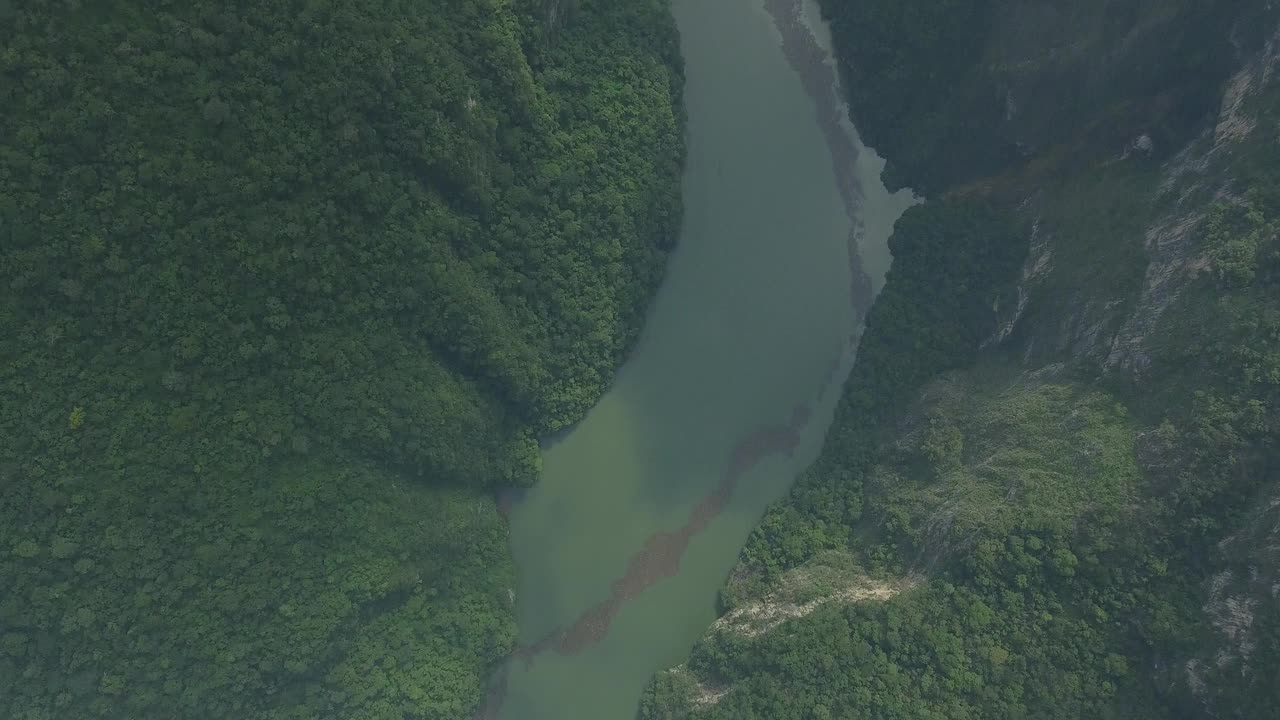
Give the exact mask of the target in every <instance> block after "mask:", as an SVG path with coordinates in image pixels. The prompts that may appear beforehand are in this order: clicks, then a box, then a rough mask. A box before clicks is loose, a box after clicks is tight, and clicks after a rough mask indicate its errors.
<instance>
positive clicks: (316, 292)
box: [0, 0, 683, 720]
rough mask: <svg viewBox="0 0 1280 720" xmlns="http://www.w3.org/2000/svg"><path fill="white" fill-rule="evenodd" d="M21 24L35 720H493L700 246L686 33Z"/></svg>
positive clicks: (16, 85) (2, 414)
mask: <svg viewBox="0 0 1280 720" xmlns="http://www.w3.org/2000/svg"><path fill="white" fill-rule="evenodd" d="M0 12H3V14H4V15H5V19H4V22H3V23H2V24H0V104H2V105H3V107H4V108H5V110H4V112H3V113H0V280H2V281H3V282H0V435H3V436H4V437H5V442H4V443H0V488H2V489H3V490H2V492H0V587H3V588H4V593H3V594H2V597H0V714H2V715H4V716H5V717H11V718H15V719H16V718H23V719H24V720H26V719H29V720H35V719H37V718H52V717H77V718H80V717H83V718H93V717H102V718H114V717H131V718H162V717H163V718H170V717H187V718H199V717H209V718H226V717H249V718H252V717H263V718H266V717H275V718H289V717H296V718H311V717H316V716H326V717H362V718H397V719H399V718H404V717H423V718H457V717H462V716H465V715H466V714H467V713H468V712H469V711H470V709H471V707H472V706H474V704H475V703H476V702H477V701H478V699H479V696H480V688H481V685H482V682H483V677H482V675H483V673H484V672H485V671H486V668H487V665H488V664H489V663H490V662H492V661H493V660H495V659H496V658H498V657H500V656H501V655H503V654H504V653H505V652H506V651H507V650H508V649H509V646H510V644H511V642H512V638H513V626H512V620H511V615H510V608H509V602H510V600H509V596H508V591H507V588H508V587H509V586H510V584H511V578H510V574H511V571H510V563H509V560H508V558H507V555H506V550H505V532H504V531H503V529H502V526H501V523H500V521H499V520H498V518H497V517H496V513H495V510H494V507H493V503H492V502H491V501H490V500H489V499H488V494H487V493H488V490H489V489H490V488H492V487H494V486H495V485H500V484H504V483H527V482H529V481H531V480H532V479H533V477H534V476H535V475H536V473H537V470H538V453H537V446H536V443H535V437H536V436H537V435H538V434H540V433H545V432H549V431H552V430H555V429H558V428H561V427H563V426H565V425H566V424H568V423H571V422H573V421H574V420H576V419H577V418H578V417H579V416H580V415H581V413H582V412H583V411H584V410H585V408H586V407H588V406H589V405H590V403H592V402H593V401H594V400H595V398H596V397H597V396H598V395H599V394H600V392H601V391H602V390H603V388H604V387H605V386H606V384H607V383H608V382H609V380H610V377H611V374H612V372H613V369H614V368H615V366H616V364H617V363H618V361H619V359H620V357H621V355H622V353H623V352H624V351H625V349H626V348H627V346H628V344H629V343H630V342H631V340H633V339H634V337H635V334H636V331H637V328H638V324H639V318H640V316H641V313H642V312H643V309H644V304H645V302H646V300H647V298H648V296H649V294H650V293H651V292H652V290H653V288H654V287H655V285H656V283H657V281H658V278H659V276H660V274H661V270H662V265H663V261H664V258H665V255H666V252H667V251H668V250H669V249H670V247H671V246H672V244H673V242H674V238H675V233H676V231H677V225H678V221H679V194H678V190H677V182H678V173H679V169H680V164H681V161H682V155H683V147H682V136H681V131H682V129H681V115H680V110H679V108H678V99H679V92H680V89H681V76H680V73H679V69H678V68H679V60H678V56H677V52H678V50H677V44H676V39H675V34H674V29H673V27H672V22H671V18H670V17H669V15H668V11H667V8H666V6H665V4H664V3H662V2H659V1H658V0H651V1H649V0H646V1H642V2H633V3H626V4H616V3H607V2H594V1H592V0H582V2H578V3H572V4H560V3H554V4H547V3H542V2H535V1H534V0H442V2H438V3H434V4H428V5H425V6H424V5H423V4H422V3H416V2H408V1H407V0H371V1H370V0H363V1H360V2H356V1H354V0H310V1H303V0H269V1H267V2H237V1H233V0H228V1H226V2H205V1H198V2H170V1H168V0H155V1H149V2H144V1H142V0H115V1H113V2H107V3H78V2H67V3H61V2H59V3H48V2H35V1H27V0H15V1H14V2H5V3H0Z"/></svg>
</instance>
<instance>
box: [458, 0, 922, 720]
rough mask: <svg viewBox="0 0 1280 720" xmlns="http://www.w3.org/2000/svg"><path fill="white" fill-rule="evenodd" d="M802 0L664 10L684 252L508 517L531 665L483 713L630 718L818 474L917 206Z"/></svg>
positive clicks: (525, 662) (510, 717)
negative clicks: (810, 474) (860, 334)
mask: <svg viewBox="0 0 1280 720" xmlns="http://www.w3.org/2000/svg"><path fill="white" fill-rule="evenodd" d="M802 1H803V0H719V1H717V2H712V1H711V0H674V12H675V16H676V21H677V23H678V25H679V28H680V32H681V48H682V51H683V53H684V58H685V72H686V77H687V84H686V87H685V103H686V108H687V111H688V142H689V145H688V147H689V154H688V162H687V166H686V169H685V176H684V191H683V192H684V203H685V219H684V227H683V232H682V235H681V240H680V245H679V246H678V248H677V250H676V251H675V252H674V253H673V254H672V256H671V259H670V264H669V266H668V271H667V276H666V278H665V280H664V283H663V286H662V288H661V289H660V291H659V293H658V295H657V297H656V298H655V300H654V302H653V305H652V307H651V308H650V312H649V316H648V320H647V323H646V327H645V330H644V333H643V334H642V337H641V339H640V341H639V343H638V345H637V347H636V348H635V351H634V353H633V355H632V356H631V357H630V358H629V360H628V361H627V363H626V365H625V366H624V367H623V368H622V370H621V371H620V373H619V375H618V377H617V379H616V382H615V384H614V386H613V388H612V389H611V390H610V392H609V393H608V394H607V395H606V396H605V397H604V398H603V399H602V400H601V401H600V403H599V404H598V405H597V406H596V407H595V408H594V409H593V410H592V411H591V412H590V414H589V415H588V416H587V417H586V418H585V419H584V420H583V421H582V423H580V424H579V425H578V426H577V427H576V428H574V429H573V431H572V432H571V433H569V434H568V435H567V436H566V437H564V438H563V439H562V440H560V441H559V442H557V443H555V444H554V445H552V446H550V447H548V448H547V449H546V450H545V451H544V475H543V478H542V479H541V481H540V482H539V483H538V484H537V485H536V486H535V487H534V488H532V489H531V490H530V491H529V492H528V493H527V494H526V495H525V496H524V497H523V498H522V499H520V501H519V502H517V503H515V504H514V506H513V507H512V508H511V512H510V529H511V547H512V551H513V553H514V556H515V560H516V566H517V568H518V574H519V587H518V588H517V591H516V605H517V613H518V620H519V624H520V642H521V647H522V649H521V650H520V651H519V652H518V653H517V655H516V657H515V658H513V659H512V661H511V662H510V663H509V665H508V667H507V668H506V669H505V670H504V671H503V674H502V677H501V678H500V679H499V681H498V684H497V685H496V687H495V691H494V692H493V693H492V694H491V698H490V703H489V705H488V707H487V708H486V709H485V711H483V713H482V714H483V715H486V716H488V717H497V718H502V719H503V720H631V719H632V718H634V716H635V713H636V708H637V701H638V698H639V696H640V693H641V690H642V689H643V687H644V685H645V683H646V682H647V681H648V680H649V678H650V677H651V676H652V674H653V673H654V672H656V671H658V670H661V669H663V668H666V667H669V666H671V665H674V664H677V663H679V662H681V661H682V660H683V658H684V657H685V655H686V654H687V653H688V651H689V649H690V648H691V646H692V645H693V643H694V641H695V640H697V638H698V637H699V636H700V635H701V634H702V633H703V632H704V631H705V630H706V628H707V626H708V625H710V624H711V622H712V621H714V620H715V616H716V614H715V601H716V593H717V591H718V589H719V588H720V587H721V585H722V584H723V583H724V580H725V578H726V576H727V574H728V572H729V571H730V569H731V568H732V567H733V565H734V562H735V560H736V558H737V556H738V553H739V551H740V549H741V547H742V546H743V544H744V542H745V541H746V538H747V536H748V534H749V533H750V531H751V529H752V527H753V526H754V525H755V524H756V523H757V521H758V520H759V518H760V516H761V514H762V513H763V512H764V510H765V508H766V506H767V505H768V504H769V503H770V502H772V501H774V500H776V499H778V498H780V497H781V496H782V495H783V494H784V493H785V492H786V490H787V487H788V486H789V484H790V483H791V482H792V481H793V480H794V478H795V476H796V475H797V474H798V473H799V472H800V471H801V470H802V469H803V468H804V467H805V466H806V465H807V464H809V463H810V462H812V460H813V459H814V458H815V456H816V455H817V452H818V450H819V448H820V446H821V442H822V439H823V435H824V433H825V431H826V428H827V426H828V424H829V423H830V420H831V415H832V412H833V410H834V405H835V401H836V398H837V396H838V395H839V388H840V386H841V384H842V383H843V382H844V379H845V376H846V375H847V374H848V372H849V368H850V365H851V364H852V359H853V350H854V348H855V345H856V337H857V328H858V326H859V322H860V318H861V316H862V315H863V314H864V313H865V311H866V308H867V306H868V305H869V303H870V301H871V297H872V295H873V293H874V291H875V290H877V289H878V288H879V285H880V284H881V282H882V281H883V276H884V272H885V270H886V269H887V267H888V263H889V254H888V251H887V249H886V239H887V237H888V235H889V232H890V229H891V227H892V224H893V221H894V220H895V219H896V218H897V217H898V215H899V214H901V212H902V211H903V210H904V209H905V208H906V207H907V205H909V204H910V202H911V201H912V199H911V197H910V195H909V194H908V193H898V194H894V195H890V194H888V193H887V192H886V191H885V190H884V187H883V186H882V185H881V184H880V182H879V172H880V169H881V167H882V166H883V163H882V162H881V161H880V160H878V159H877V158H876V157H875V155H874V154H873V153H872V152H870V151H867V150H865V149H863V148H862V147H861V145H860V144H859V143H858V141H857V138H856V134H855V133H854V132H853V129H852V127H850V126H849V125H848V122H847V120H845V118H844V112H843V107H842V106H841V105H840V104H839V95H838V93H837V91H836V88H835V87H834V82H835V81H834V70H833V67H832V66H831V65H830V64H829V63H828V61H827V52H826V51H825V50H824V46H825V45H826V44H827V43H828V42H829V39H828V38H827V37H826V35H825V33H824V30H823V28H821V27H820V25H819V24H818V23H816V22H815V21H814V20H813V18H816V13H815V11H814V10H813V8H812V7H807V8H806V7H804V6H802V5H800V3H801V2H802ZM806 18H810V19H809V20H806Z"/></svg>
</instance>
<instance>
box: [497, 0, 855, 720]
mask: <svg viewBox="0 0 1280 720" xmlns="http://www.w3.org/2000/svg"><path fill="white" fill-rule="evenodd" d="M802 3H803V0H764V5H765V9H766V10H767V11H768V13H769V15H770V16H771V17H772V18H773V22H774V26H775V27H776V28H777V29H778V32H779V33H780V35H781V36H782V51H783V54H784V55H785V56H786V58H787V62H788V63H789V64H790V65H791V67H792V69H793V70H795V72H796V73H797V74H798V75H799V76H800V80H801V84H802V85H803V86H804V89H805V92H806V93H807V94H808V95H809V97H810V99H811V100H812V101H813V103H814V106H815V109H816V110H817V113H818V125H819V127H820V129H821V130H822V134H823V137H824V139H825V140H826V145H827V148H828V151H829V152H830V154H831V162H832V170H833V172H834V174H835V179H836V185H837V188H838V189H839V191H840V197H841V199H842V201H843V204H844V207H845V212H846V214H847V215H848V217H849V221H850V222H851V223H852V228H851V230H850V232H849V238H848V248H849V275H850V286H849V299H850V303H851V305H852V306H853V309H854V311H855V312H856V313H857V315H858V317H860V318H861V317H866V313H867V310H868V309H870V307H871V302H872V300H873V299H874V289H873V287H872V283H871V278H870V277H869V276H868V275H867V273H866V271H865V270H864V269H863V267H862V260H861V255H860V253H859V248H858V241H859V240H860V239H861V236H862V224H861V220H860V219H859V217H858V213H859V211H860V209H861V207H862V189H861V187H860V186H859V184H858V178H857V160H858V148H857V146H856V145H855V144H854V142H853V138H851V137H850V135H849V133H848V132H847V131H846V129H845V126H844V124H843V120H844V112H845V109H844V101H843V99H842V97H841V91H840V83H839V78H838V75H837V73H836V70H835V67H834V65H833V64H832V63H830V62H829V60H830V58H829V55H828V54H827V52H826V51H825V50H824V49H823V48H822V46H821V45H820V44H819V43H818V40H817V38H816V37H814V34H813V30H812V28H810V27H809V25H808V23H807V22H806V21H805V19H804V8H803V4H802ZM858 337H859V333H858V332H857V331H856V330H855V331H854V332H852V333H850V335H849V344H848V348H847V351H846V352H851V351H852V350H853V348H854V347H855V346H856V345H857V341H858ZM845 359H846V355H844V354H842V356H841V357H837V358H836V360H835V361H834V362H833V363H832V365H831V367H830V368H829V369H828V371H827V373H826V377H825V378H824V379H823V383H822V385H821V386H820V387H819V389H818V394H817V398H818V400H819V401H820V400H821V399H823V398H824V397H825V396H826V393H827V392H829V391H830V390H831V388H832V386H833V385H835V384H836V381H837V379H838V378H837V375H838V373H839V369H840V367H841V365H842V364H843V362H844V361H845ZM809 417H810V409H809V407H808V406H807V405H803V404H801V405H797V406H796V407H795V409H794V410H793V412H792V416H791V420H790V422H788V423H787V424H785V425H782V426H774V427H766V428H762V429H760V430H757V431H755V432H753V433H751V434H750V435H748V436H747V437H745V438H743V439H742V440H741V441H739V442H738V443H737V444H736V445H735V446H734V449H733V451H732V452H731V453H730V456H729V464H728V467H727V468H726V470H725V473H724V475H723V476H722V477H721V479H720V482H719V483H718V484H717V485H716V487H715V489H714V490H713V491H712V492H711V493H710V494H709V495H707V496H706V497H705V498H703V499H702V501H701V502H699V503H698V505H696V506H695V507H694V508H693V509H692V511H690V513H689V519H688V520H687V521H686V522H685V524H684V525H683V526H681V527H680V528H679V529H677V530H675V531H673V532H658V533H654V534H653V535H651V536H650V537H649V539H648V540H647V541H646V542H645V544H644V547H643V548H641V550H640V551H639V552H637V553H636V554H635V555H633V556H632V557H631V560H630V561H629V563H628V565H627V570H626V572H625V573H624V574H623V575H622V577H620V578H619V579H618V580H616V581H614V583H613V585H612V587H611V592H610V593H609V596H608V597H606V598H605V599H604V600H602V601H601V602H599V603H597V604H596V605H595V606H593V607H591V608H590V609H588V610H587V611H586V612H584V613H582V614H581V615H579V616H578V619H577V620H576V621H575V622H574V623H573V625H571V626H569V627H568V628H557V629H555V630H552V631H551V632H550V633H548V634H547V635H546V636H544V637H543V638H542V639H540V640H538V641H537V642H535V643H532V644H529V645H526V646H524V647H521V648H519V649H518V650H516V651H515V652H514V653H512V659H513V660H520V661H523V662H524V663H525V665H526V667H528V666H531V665H532V664H533V661H534V659H535V658H536V657H538V656H539V655H541V654H543V653H545V652H548V651H552V650H554V651H555V652H556V653H558V654H561V655H575V654H577V653H580V652H583V651H585V650H587V649H589V648H590V647H592V646H593V645H595V644H596V643H599V642H600V641H601V640H603V639H604V637H605V636H606V635H607V634H608V632H609V627H610V625H611V624H612V622H613V620H614V618H615V617H616V616H617V614H618V612H620V611H621V610H622V607H623V606H624V605H625V604H626V603H627V601H629V600H632V599H634V598H635V597H637V596H639V595H640V594H641V593H643V592H644V591H645V590H646V589H647V588H649V587H650V586H651V585H653V584H654V583H656V582H658V581H659V580H662V579H664V578H668V577H672V576H674V575H675V574H676V573H677V572H678V571H679V568H680V560H681V558H683V556H684V553H685V551H686V550H687V549H688V547H689V543H690V542H691V541H692V540H693V538H694V536H696V535H697V534H698V533H700V532H702V531H703V530H705V529H706V528H707V526H709V525H710V524H711V521H712V520H713V519H714V518H715V516H716V515H718V514H719V513H720V512H721V511H722V510H724V508H725V507H726V506H727V505H728V503H729V500H730V498H731V497H732V495H733V491H734V489H735V488H736V487H737V484H738V481H739V479H740V478H741V477H742V475H743V474H744V473H746V472H747V471H748V470H750V469H751V468H752V467H754V466H755V465H756V463H758V462H759V461H760V460H762V459H764V458H766V457H768V456H770V455H776V454H786V455H787V456H790V455H791V453H792V452H794V451H795V449H796V447H797V446H798V445H799V443H800V433H801V432H802V431H803V430H804V428H805V426H806V425H807V424H808V422H809ZM519 497H520V496H519V495H518V494H514V493H508V494H503V495H500V496H499V509H500V512H502V513H503V516H504V517H506V516H507V515H508V514H509V513H510V511H511V507H512V504H513V503H514V502H518V500H519ZM509 672H510V666H509V665H505V666H504V667H503V668H502V669H501V670H500V671H499V673H498V675H497V676H496V677H495V678H494V680H493V683H492V684H491V685H490V688H489V691H488V694H487V695H486V698H485V702H484V704H483V705H482V706H481V707H480V709H479V710H478V711H477V713H476V715H475V716H474V718H475V720H496V718H498V715H499V713H500V711H501V708H502V704H503V700H504V699H505V694H506V685H507V676H508V674H509Z"/></svg>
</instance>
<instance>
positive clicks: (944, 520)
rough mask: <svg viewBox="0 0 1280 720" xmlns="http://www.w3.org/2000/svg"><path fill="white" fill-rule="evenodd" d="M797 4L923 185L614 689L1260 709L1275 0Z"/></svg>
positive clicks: (1279, 105)
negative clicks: (712, 543)
mask: <svg viewBox="0 0 1280 720" xmlns="http://www.w3.org/2000/svg"><path fill="white" fill-rule="evenodd" d="M823 6H824V9H825V10H826V12H827V13H828V14H829V15H830V16H832V17H833V19H834V30H835V33H836V42H837V46H838V48H837V49H838V51H839V52H840V54H841V62H842V64H843V65H844V69H845V79H846V81H847V82H848V84H849V86H850V87H851V88H852V90H851V96H852V98H853V109H852V114H853V115H854V118H855V120H857V121H858V122H859V123H861V129H862V130H863V131H864V134H865V136H866V138H867V140H868V142H869V143H870V144H872V145H876V146H879V147H881V148H883V149H884V150H885V152H886V153H887V154H888V156H889V158H890V162H891V164H895V163H896V166H895V167H894V168H892V169H891V170H890V174H891V175H892V178H891V179H893V180H896V181H899V182H905V183H907V184H909V185H914V186H916V187H923V188H925V189H926V190H928V191H929V194H930V198H929V199H928V201H927V202H926V203H924V204H923V205H921V206H919V207H916V208H912V209H911V210H909V211H908V212H907V214H906V215H904V216H903V217H902V219H901V220H899V222H898V224H897V226H896V228H895V234H894V237H893V239H892V240H891V248H892V249H893V251H894V265H893V268H892V270H891V271H890V273H889V276H888V279H887V283H886V286H885V289H884V291H883V293H882V294H881V296H880V297H879V298H878V299H877V301H876V303H875V305H874V307H873V308H872V310H871V313H870V315H869V317H868V320H867V328H866V334H865V335H864V338H863V340H862V345H861V348H860V351H859V357H858V361H857V366H856V367H855V369H854V371H853V374H852V376H851V378H850V380H849V382H848V384H847V385H846V387H845V394H844V398H843V402H842V406H841V409H840V410H839V412H838V415H837V418H836V421H835V423H834V425H833V427H832V430H831V431H830V433H829V435H828V437H827V442H826V446H825V448H824V451H823V454H822V457H821V458H820V459H819V460H818V462H817V463H815V465H814V466H813V467H811V468H810V469H809V470H808V471H807V472H806V473H805V474H804V475H803V476H802V477H801V478H800V480H799V481H798V483H797V485H796V487H795V489H794V491H793V492H792V494H791V496H790V497H789V498H788V499H787V500H785V501H784V502H782V503H780V504H778V505H777V506H775V507H774V508H773V509H771V510H770V512H769V513H768V515H767V516H766V517H765V519H764V521H763V522H762V524H761V525H760V527H759V528H758V529H757V530H756V532H755V533H754V535H753V537H752V540H751V542H750V543H749V545H748V547H747V548H746V549H745V550H744V552H743V556H742V559H741V562H740V564H739V566H738V568H737V569H736V570H735V572H734V574H733V577H732V578H731V579H730V581H729V583H728V585H727V587H726V589H725V591H724V593H723V595H722V601H723V606H724V607H723V610H724V612H725V616H724V618H722V620H721V621H720V622H718V623H717V624H716V626H715V627H714V628H713V629H712V630H711V632H710V633H709V634H708V635H707V636H706V637H705V638H704V640H703V641H702V642H701V643H700V644H699V646H698V647H697V648H696V649H695V650H694V652H693V655H692V657H691V658H690V659H689V661H688V663H686V664H684V665H682V666H680V667H678V668H675V669H673V670H672V671H669V672H667V673H664V674H662V675H660V676H659V677H658V678H657V679H656V680H655V681H654V683H653V684H652V686H651V688H650V691H649V693H648V695H647V698H646V701H645V708H644V715H645V717H646V718H724V719H726V720H728V719H730V718H732V719H733V720H744V719H748V718H759V719H761V720H765V719H767V720H785V719H786V718H826V717H831V718H863V717H866V718H890V717H892V718H947V719H948V720H952V719H955V718H1064V719H1065V718H1081V717H1099V718H1126V719H1133V718H1152V719H1153V720H1155V719H1156V718H1202V717H1203V718H1207V717H1215V718H1261V717H1270V716H1272V715H1274V714H1275V708H1276V707H1280V695H1278V694H1277V693H1278V692H1280V689H1278V687H1277V684H1276V682H1275V679H1276V678H1277V676H1280V554H1278V553H1277V551H1276V548H1277V547H1280V524H1278V523H1277V519H1278V516H1277V512H1280V480H1278V479H1277V476H1276V468H1277V467H1278V463H1280V455H1277V453H1278V452H1280V449H1278V448H1277V447H1276V445H1275V438H1276V437H1277V432H1278V430H1280V416H1278V415H1277V408H1278V405H1277V403H1280V285H1278V284H1277V283H1278V282H1280V242H1278V241H1277V237H1280V223H1278V222H1277V218H1280V84H1278V83H1277V80H1276V78H1275V76H1274V73H1273V72H1272V71H1273V69H1274V66H1275V62H1276V61H1277V57H1278V55H1280V40H1277V39H1278V38H1280V32H1277V30H1278V27H1277V23H1278V21H1280V18H1278V17H1277V15H1276V11H1275V9H1274V8H1272V7H1271V6H1270V5H1269V4H1267V3H1265V2H1260V1H1259V2H1247V3H1226V2H1209V1H1206V2H1182V1H1180V0H1168V1H1164V2H1136V1H1129V0H1096V1H1094V2H1084V3H1077V2H1072V3H1067V2H1058V1H1057V0H1041V1H1037V2H1031V3H1014V2H1001V1H996V2H991V3H978V4H973V3H936V2H923V1H922V2H895V3H877V2H861V1H859V2H848V1H844V0H826V1H825V2H823ZM975 28H981V31H980V32H978V31H976V30H974V29H975ZM1055 114H1056V115H1057V117H1056V118H1055ZM966 138H969V139H972V141H973V144H972V145H965V144H964V143H965V141H966Z"/></svg>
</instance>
